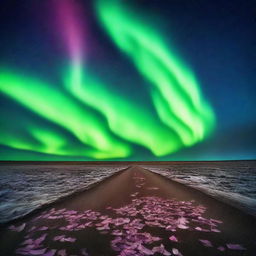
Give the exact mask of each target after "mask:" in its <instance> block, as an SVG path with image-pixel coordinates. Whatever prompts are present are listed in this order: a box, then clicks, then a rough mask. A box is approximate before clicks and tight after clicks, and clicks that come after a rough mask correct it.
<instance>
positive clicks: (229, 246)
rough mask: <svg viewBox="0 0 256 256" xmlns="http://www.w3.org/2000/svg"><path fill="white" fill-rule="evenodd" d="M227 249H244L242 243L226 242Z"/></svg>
mask: <svg viewBox="0 0 256 256" xmlns="http://www.w3.org/2000/svg"><path fill="white" fill-rule="evenodd" d="M227 247H228V249H230V250H246V249H245V248H244V247H243V246H242V245H240V244H227Z"/></svg>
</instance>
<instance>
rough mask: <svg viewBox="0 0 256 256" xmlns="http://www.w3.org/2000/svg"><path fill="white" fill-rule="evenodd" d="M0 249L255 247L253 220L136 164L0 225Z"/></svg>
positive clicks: (108, 251)
mask: <svg viewBox="0 0 256 256" xmlns="http://www.w3.org/2000/svg"><path fill="white" fill-rule="evenodd" d="M0 232H1V233H0V255H1V256H2V255H3V256H11V255H45V256H67V255H122V256H125V255H127V256H128V255H184V256H185V255H187V256H193V255H195V256H196V255H198V256H201V255H202V256H206V255H209V256H211V255H214V256H218V255H230V256H236V255H251V256H255V255H256V220H255V218H254V217H252V216H249V215H246V214H244V213H242V212H241V211H239V210H237V209H235V208H233V207H230V206H228V205H226V204H224V203H221V202H219V201H217V200H215V199H213V198H211V197H209V196H207V195H205V194H203V193H202V192H200V191H197V190H194V189H192V188H189V187H186V186H184V185H182V184H179V183H176V182H173V181H171V180H168V179H166V178H164V177H162V176H160V175H157V174H154V173H152V172H150V171H147V170H145V169H143V168H140V167H131V168H128V169H127V170H125V171H123V172H120V173H119V174H118V175H115V176H113V177H111V178H109V179H107V180H105V181H103V182H102V183H100V184H98V185H97V186H95V187H93V188H91V189H89V190H88V191H85V192H82V193H80V194H77V195H74V196H72V197H69V198H67V200H64V201H62V202H58V203H55V204H54V205H51V206H49V207H48V208H47V209H44V210H42V211H40V212H38V213H36V214H34V215H32V216H29V217H27V218H24V219H22V220H19V221H18V222H16V223H14V224H13V225H11V226H10V225H9V226H8V227H5V228H2V229H1V230H0Z"/></svg>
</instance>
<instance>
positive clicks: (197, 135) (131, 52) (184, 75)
mask: <svg viewBox="0 0 256 256" xmlns="http://www.w3.org/2000/svg"><path fill="white" fill-rule="evenodd" d="M96 10H97V15H98V18H99V20H100V21H101V24H102V26H103V28H104V29H105V30H106V31H107V33H108V35H109V36H110V38H111V39H112V40H113V42H114V43H115V44H116V45H117V46H118V47H119V49H120V50H121V51H123V52H124V53H125V54H127V56H128V57H129V58H130V60H131V61H132V62H133V63H134V65H135V67H136V68H137V70H138V71H139V72H140V73H141V74H142V75H143V76H144V78H145V79H146V80H147V81H149V82H150V83H151V84H152V85H153V86H154V87H153V88H151V95H152V98H153V101H154V104H155V107H156V109H157V112H158V114H159V117H160V118H161V120H162V121H163V122H164V123H165V124H167V125H168V126H169V127H170V128H171V129H173V130H174V131H176V132H177V134H179V136H180V138H181V140H182V141H183V143H184V144H185V145H192V144H194V143H196V142H197V141H200V140H202V139H203V138H204V137H205V136H206V135H207V133H209V132H210V131H211V130H212V128H213V125H214V114H213V111H212V109H211V107H210V106H209V104H208V103H207V102H206V101H205V100H203V98H202V95H201V93H200V88H199V85H198V83H197V81H196V79H195V77H194V75H193V74H192V72H191V71H190V70H189V69H188V68H187V67H186V66H185V65H184V64H183V63H182V61H181V60H180V59H178V58H177V56H175V55H174V53H173V52H174V51H171V49H170V47H168V46H167V44H166V43H165V42H164V40H163V37H162V36H161V35H160V33H157V32H156V31H157V30H156V29H155V30H154V29H153V28H152V26H150V25H149V24H146V23H145V22H143V21H141V19H140V18H139V17H138V16H137V14H136V12H134V11H133V10H132V9H129V8H128V7H127V5H126V4H125V3H124V2H120V1H118V0H117V1H115V0H109V1H104V0H97V1H96Z"/></svg>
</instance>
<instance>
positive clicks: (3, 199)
mask: <svg viewBox="0 0 256 256" xmlns="http://www.w3.org/2000/svg"><path fill="white" fill-rule="evenodd" d="M126 167H128V166H127V165H126V166H125V165H124V166H108V167H99V166H98V167H95V166H94V167H93V166H92V167H88V166H83V165H23V166H22V165H13V166H11V165H0V223H4V222H7V221H10V220H12V219H15V218H18V217H21V216H24V215H26V214H28V213H29V212H31V211H32V210H34V209H36V208H38V207H41V206H42V205H44V204H47V203H50V202H53V201H55V200H57V199H59V198H60V197H64V196H67V195H69V194H72V193H74V192H76V191H80V190H83V189H85V188H86V187H88V186H90V185H91V184H93V183H96V182H99V181H101V180H103V179H105V178H106V177H109V176H110V175H112V174H114V173H116V172H118V171H120V170H122V169H124V168H126ZM142 167H145V168H147V169H149V170H151V171H153V172H156V173H159V174H161V175H163V176H165V177H167V178H170V179H173V180H176V181H178V182H181V183H183V184H186V185H188V186H191V187H194V188H196V189H199V190H201V191H203V192H204V193H206V194H209V195H211V196H213V197H215V198H217V199H219V200H221V201H225V202H226V203H228V204H230V205H233V206H235V207H238V208H240V209H242V210H243V211H245V212H247V213H250V214H252V215H254V216H256V162H255V161H239V162H237V161H236V162H198V163H196V162H194V163H172V164H171V165H142Z"/></svg>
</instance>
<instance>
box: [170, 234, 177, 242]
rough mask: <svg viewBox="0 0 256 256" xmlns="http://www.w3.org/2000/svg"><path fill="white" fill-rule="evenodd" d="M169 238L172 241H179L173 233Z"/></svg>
mask: <svg viewBox="0 0 256 256" xmlns="http://www.w3.org/2000/svg"><path fill="white" fill-rule="evenodd" d="M169 240H171V241H172V242H178V239H177V237H176V236H174V235H172V236H170V237H169Z"/></svg>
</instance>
